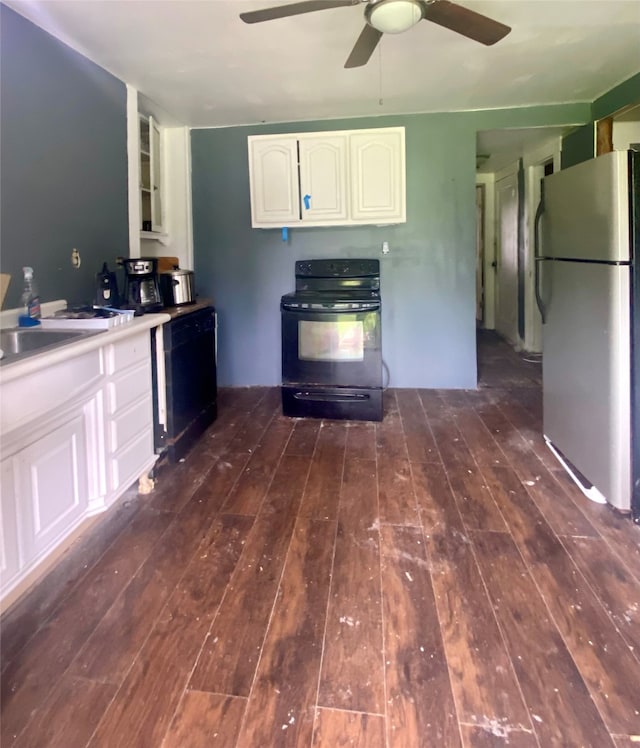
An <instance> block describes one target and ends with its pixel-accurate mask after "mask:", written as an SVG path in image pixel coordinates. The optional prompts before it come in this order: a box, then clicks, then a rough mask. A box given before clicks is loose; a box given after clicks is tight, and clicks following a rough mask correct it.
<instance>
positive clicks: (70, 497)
mask: <svg viewBox="0 0 640 748" xmlns="http://www.w3.org/2000/svg"><path fill="white" fill-rule="evenodd" d="M85 444H86V431H85V422H84V416H83V415H79V416H77V417H75V418H73V419H72V420H70V421H68V422H67V423H65V424H64V425H63V426H60V427H59V428H57V429H56V430H55V431H52V432H51V433H49V434H48V435H47V436H45V437H43V438H41V439H39V440H38V441H37V442H36V443H35V444H33V445H31V446H30V447H27V448H26V449H24V450H23V451H22V452H21V453H20V454H19V456H18V457H17V458H16V459H17V461H18V466H19V467H18V470H19V475H20V486H21V489H22V491H21V492H22V507H21V508H22V511H23V512H24V516H23V517H22V520H23V531H24V546H25V548H24V551H25V557H26V558H29V559H33V558H35V557H37V556H39V554H40V553H42V552H43V551H45V550H47V549H48V548H49V547H50V546H51V545H52V544H54V543H55V542H56V541H57V540H58V538H59V537H60V536H61V535H64V534H65V532H66V531H67V530H68V528H69V526H70V525H71V524H73V522H74V521H75V520H76V519H79V518H80V517H82V515H83V514H84V511H85V509H86V507H87V497H88V483H87V464H86V459H85V456H84V449H85Z"/></svg>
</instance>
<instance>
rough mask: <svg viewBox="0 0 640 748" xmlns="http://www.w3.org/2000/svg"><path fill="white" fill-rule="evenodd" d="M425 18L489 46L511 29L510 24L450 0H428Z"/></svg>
mask: <svg viewBox="0 0 640 748" xmlns="http://www.w3.org/2000/svg"><path fill="white" fill-rule="evenodd" d="M424 19H425V21H432V22H433V23H437V24H438V25H439V26H444V27H445V28H447V29H451V31H455V32H457V33H458V34H462V36H466V37H468V38H469V39H473V40H474V41H476V42H480V43H481V44H486V45H487V46H489V45H491V44H495V43H496V42H499V41H500V39H502V38H503V37H505V36H506V35H507V34H508V33H509V32H510V31H511V27H510V26H505V25H504V24H503V23H500V22H499V21H494V20H493V19H492V18H487V16H483V15H481V14H480V13H476V12H475V11H473V10H469V9H468V8H464V7H463V6H462V5H457V4H456V3H451V2H449V0H433V1H432V2H426V3H425V10H424Z"/></svg>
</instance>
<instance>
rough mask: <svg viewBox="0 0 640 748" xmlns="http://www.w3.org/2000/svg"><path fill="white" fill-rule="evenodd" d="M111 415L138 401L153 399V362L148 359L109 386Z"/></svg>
mask: <svg viewBox="0 0 640 748" xmlns="http://www.w3.org/2000/svg"><path fill="white" fill-rule="evenodd" d="M108 392H109V398H108V399H109V403H108V407H109V414H110V415H113V414H114V413H117V412H118V411H119V410H121V409H122V408H126V407H127V405H130V404H132V403H135V402H136V401H137V400H146V399H149V398H150V397H151V361H150V360H149V359H148V358H147V359H145V360H144V361H142V362H141V363H139V364H138V365H137V366H136V367H134V368H133V369H129V371H126V372H124V373H122V374H121V375H120V376H117V377H114V378H113V379H112V380H111V381H110V382H109V386H108Z"/></svg>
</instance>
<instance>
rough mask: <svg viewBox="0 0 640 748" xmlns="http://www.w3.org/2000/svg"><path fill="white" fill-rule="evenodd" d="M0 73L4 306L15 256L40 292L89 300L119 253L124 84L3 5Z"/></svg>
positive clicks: (124, 227)
mask: <svg viewBox="0 0 640 748" xmlns="http://www.w3.org/2000/svg"><path fill="white" fill-rule="evenodd" d="M0 75H1V81H0V83H1V86H0V115H1V117H2V122H1V125H0V151H1V155H0V158H1V162H2V167H1V169H0V210H1V213H2V226H1V233H0V240H1V243H2V250H1V254H0V268H1V269H2V272H3V273H10V274H11V276H12V280H11V284H10V286H9V291H8V294H7V298H6V299H5V304H4V307H5V308H8V309H10V308H15V307H17V306H18V305H19V303H20V295H21V294H22V266H23V265H32V266H33V268H34V270H35V276H36V280H37V282H38V287H39V291H40V297H41V299H42V300H43V301H52V300H54V299H60V298H64V299H67V300H68V301H69V302H72V303H74V302H87V301H91V300H92V296H93V293H94V287H95V274H96V273H97V272H98V271H99V270H100V269H101V266H102V262H103V260H109V261H113V260H114V259H115V257H116V256H117V255H126V254H128V247H129V228H128V220H129V219H128V204H127V140H126V137H127V129H126V128H127V125H126V122H127V118H126V86H125V85H124V83H122V81H119V80H118V79H117V78H114V77H113V76H112V75H111V74H110V73H107V72H106V71H105V70H103V69H102V68H100V67H98V66H97V65H95V64H94V63H93V62H91V61H90V60H88V59H87V58H86V57H83V56H82V55H80V54H78V53H77V52H74V51H73V50H72V49H70V48H69V47H67V46H66V45H64V44H62V43H61V42H60V41H58V40H57V39H54V37H52V36H50V35H49V34H47V33H45V32H44V31H42V29H40V28H38V27H37V26H35V25H34V24H32V23H30V22H29V21H27V20H26V19H25V18H23V17H22V16H20V15H18V14H17V13H14V12H13V11H12V10H10V9H9V8H7V7H6V6H4V5H0ZM74 247H76V248H77V249H78V250H79V251H80V254H81V257H82V264H81V266H80V269H79V270H75V269H74V268H73V267H72V265H71V250H72V249H73V248H74Z"/></svg>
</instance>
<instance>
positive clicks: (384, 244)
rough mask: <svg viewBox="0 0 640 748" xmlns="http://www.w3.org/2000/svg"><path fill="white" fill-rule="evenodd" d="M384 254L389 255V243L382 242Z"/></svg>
mask: <svg viewBox="0 0 640 748" xmlns="http://www.w3.org/2000/svg"><path fill="white" fill-rule="evenodd" d="M382 254H383V255H388V254H389V242H382Z"/></svg>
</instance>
